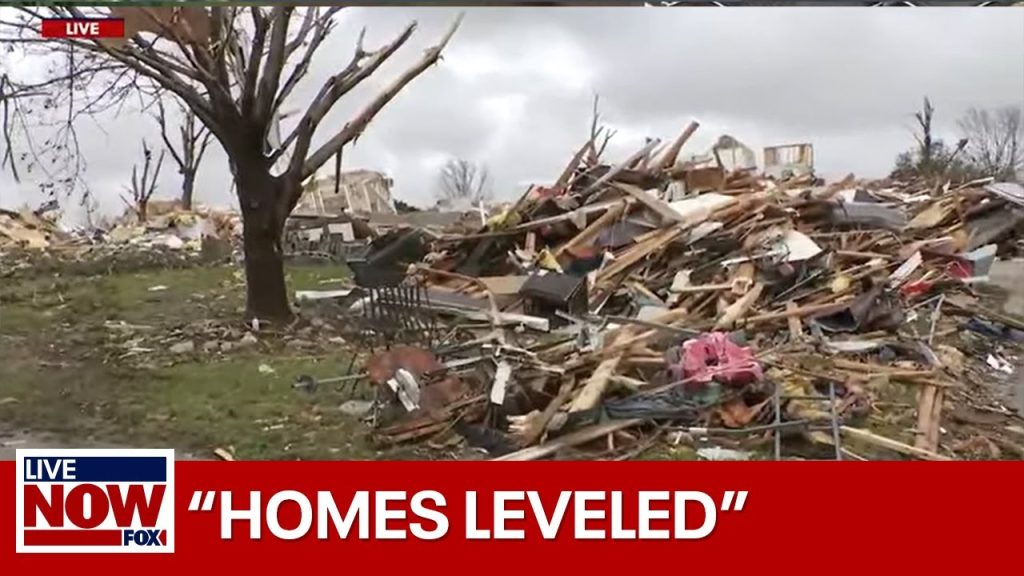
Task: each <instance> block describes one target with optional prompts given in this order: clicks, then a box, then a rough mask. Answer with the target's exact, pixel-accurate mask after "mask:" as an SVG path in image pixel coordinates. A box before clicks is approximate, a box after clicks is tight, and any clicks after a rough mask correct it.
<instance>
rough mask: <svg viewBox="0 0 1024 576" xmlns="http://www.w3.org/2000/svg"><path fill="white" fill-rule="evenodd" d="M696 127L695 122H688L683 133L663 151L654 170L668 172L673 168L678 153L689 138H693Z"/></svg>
mask: <svg viewBox="0 0 1024 576" xmlns="http://www.w3.org/2000/svg"><path fill="white" fill-rule="evenodd" d="M698 127H700V124H699V123H697V121H696V120H694V121H692V122H690V124H689V125H687V127H686V129H685V130H683V133H682V134H680V135H679V137H678V138H676V139H675V141H674V142H672V145H671V146H669V147H668V149H667V150H665V155H664V156H662V157H661V159H660V160H658V163H657V165H656V166H655V168H657V169H658V170H668V169H669V168H671V167H672V166H675V163H676V159H677V158H679V152H681V151H682V149H683V145H685V144H686V141H687V140H689V139H690V136H693V133H694V132H696V131H697V128H698Z"/></svg>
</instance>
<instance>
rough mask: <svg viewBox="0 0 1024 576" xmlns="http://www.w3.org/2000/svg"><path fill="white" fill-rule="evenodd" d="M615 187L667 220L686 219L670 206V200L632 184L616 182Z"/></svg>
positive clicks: (678, 220) (677, 220)
mask: <svg viewBox="0 0 1024 576" xmlns="http://www.w3.org/2000/svg"><path fill="white" fill-rule="evenodd" d="M615 187H616V188H618V189H619V190H622V191H623V192H625V193H626V194H629V195H630V196H632V197H633V198H635V199H636V200H637V201H638V202H640V203H641V204H643V205H644V206H646V207H647V208H649V209H650V210H651V211H652V212H655V213H656V214H657V215H658V216H661V217H662V218H663V219H664V220H665V222H680V223H681V222H685V221H686V218H685V217H683V215H682V214H680V213H679V212H678V211H677V210H676V209H675V208H673V207H671V206H669V204H668V202H665V201H664V200H662V199H661V198H658V197H657V196H654V195H653V194H648V193H647V192H646V191H644V190H641V189H640V188H638V187H636V186H633V185H631V184H622V183H616V184H615Z"/></svg>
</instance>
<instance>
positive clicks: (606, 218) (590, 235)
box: [555, 200, 631, 258]
mask: <svg viewBox="0 0 1024 576" xmlns="http://www.w3.org/2000/svg"><path fill="white" fill-rule="evenodd" d="M630 204H631V201H630V200H624V201H622V202H621V203H620V204H619V205H617V206H612V207H611V208H609V209H608V211H607V212H605V213H604V214H602V215H601V216H600V218H598V219H597V220H594V221H593V222H591V223H590V225H589V226H587V227H586V228H584V229H583V230H582V231H580V233H579V234H577V235H576V236H574V237H573V238H572V240H569V241H568V242H566V243H565V244H563V245H562V246H561V247H559V248H558V249H557V250H555V257H556V258H557V257H559V256H561V255H562V253H564V252H565V251H566V250H570V249H572V248H576V247H579V246H585V245H587V244H590V243H591V242H593V240H594V238H597V236H598V235H599V234H600V233H601V231H602V230H604V229H605V228H607V227H608V226H609V225H611V224H612V223H613V222H615V221H616V220H618V219H619V218H620V217H621V216H622V215H623V214H624V213H625V212H626V210H627V209H628V208H629V206H630Z"/></svg>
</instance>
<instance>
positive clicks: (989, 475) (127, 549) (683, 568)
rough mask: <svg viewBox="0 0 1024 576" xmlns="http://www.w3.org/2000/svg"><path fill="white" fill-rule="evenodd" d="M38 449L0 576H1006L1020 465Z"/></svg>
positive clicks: (1016, 523) (19, 487) (27, 461)
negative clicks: (202, 456)
mask: <svg viewBox="0 0 1024 576" xmlns="http://www.w3.org/2000/svg"><path fill="white" fill-rule="evenodd" d="M50 452H51V453H42V454H39V455H30V456H25V457H24V458H23V457H21V456H19V461H18V462H17V465H16V463H15V462H2V463H0V494H2V497H0V574H10V575H22V574H56V573H62V572H67V573H72V571H73V573H78V574H93V573H95V574H121V573H125V574H145V575H154V574H190V575H196V576H198V575H200V574H214V573H216V572H214V570H217V571H220V570H231V574H254V575H255V574H296V573H328V574H341V573H365V572H366V571H371V570H372V571H374V573H379V574H420V573H421V572H425V573H438V574H486V575H491V574H517V575H523V574H538V575H539V574H573V575H575V574H628V575H632V574H642V573H649V574H654V573H667V574H687V573H701V574H714V575H723V576H724V575H733V574H749V573H757V574H761V573H775V572H778V573H827V574H833V573H837V572H838V573H858V574H865V573H869V572H866V571H869V570H870V571H874V572H870V573H879V574H890V573H892V574H895V573H904V574H951V573H959V572H961V571H963V570H970V573H972V574H984V573H987V572H986V571H988V570H991V571H993V573H1018V574H1019V573H1021V572H1020V570H1021V546H1022V545H1024V540H1022V535H1024V529H1022V528H1021V526H1022V522H1024V463H1018V462H622V463H611V462H173V457H171V458H170V461H169V463H168V464H167V467H166V468H164V461H163V460H161V458H162V456H159V455H158V456H155V457H154V456H152V455H146V454H143V455H141V456H140V455H129V456H128V457H125V459H121V460H118V459H117V458H120V456H117V457H108V456H105V455H100V456H94V455H92V454H91V451H65V452H64V453H62V452H60V451H50ZM112 452H117V451H112ZM140 452H141V451H140ZM154 452H161V451H154ZM165 503H166V507H164V506H165ZM16 548H17V549H21V552H16ZM65 548H69V549H72V550H73V551H71V552H67V551H60V550H64V549H65ZM45 550H56V551H45ZM996 570H998V572H994V571H996ZM698 571H699V572H698Z"/></svg>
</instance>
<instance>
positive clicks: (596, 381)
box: [569, 354, 622, 412]
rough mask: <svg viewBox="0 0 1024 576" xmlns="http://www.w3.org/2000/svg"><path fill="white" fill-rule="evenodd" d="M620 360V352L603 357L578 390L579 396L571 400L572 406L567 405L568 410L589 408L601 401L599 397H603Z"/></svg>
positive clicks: (577, 410)
mask: <svg viewBox="0 0 1024 576" xmlns="http://www.w3.org/2000/svg"><path fill="white" fill-rule="evenodd" d="M621 361H622V354H617V355H615V356H612V357H611V358H605V359H604V360H602V361H601V363H600V364H598V365H597V369H595V370H594V373H593V374H591V375H590V379H589V380H587V383H586V384H585V385H584V386H583V390H581V391H580V394H579V396H577V397H576V399H575V400H573V402H572V406H570V407H569V412H579V411H580V410H589V409H591V408H594V407H595V406H597V405H598V404H600V403H601V398H603V397H604V393H605V390H607V389H608V383H609V382H611V379H612V376H614V375H615V370H616V369H617V368H618V367H619V363H620V362H621Z"/></svg>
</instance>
